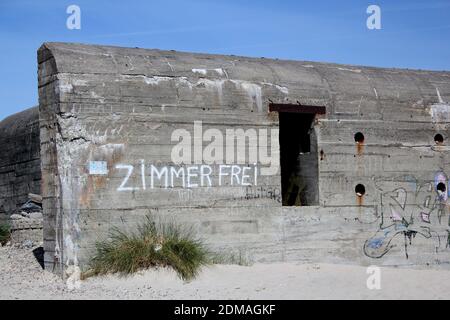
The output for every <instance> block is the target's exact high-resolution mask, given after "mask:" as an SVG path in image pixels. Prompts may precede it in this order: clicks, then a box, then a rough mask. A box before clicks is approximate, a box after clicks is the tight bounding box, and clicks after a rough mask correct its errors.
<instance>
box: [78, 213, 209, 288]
mask: <svg viewBox="0 0 450 320" xmlns="http://www.w3.org/2000/svg"><path fill="white" fill-rule="evenodd" d="M210 255H211V254H210V252H209V251H208V250H207V249H206V247H205V246H204V245H203V243H202V242H201V241H200V240H199V239H197V238H196V237H195V235H194V232H192V229H189V228H186V227H184V226H183V227H182V226H179V225H177V224H175V223H173V222H156V221H155V220H154V219H152V218H147V220H146V221H145V222H144V223H143V224H141V225H139V226H138V228H137V231H136V232H123V231H120V230H119V229H117V228H114V229H112V231H111V232H110V234H109V238H108V239H107V240H105V241H100V242H97V244H96V252H95V254H94V256H93V258H92V259H91V263H90V269H89V270H88V271H87V272H85V273H84V276H83V278H87V277H89V276H93V275H105V274H111V273H119V274H122V275H130V274H133V273H135V272H137V271H139V270H145V269H148V268H152V267H171V268H173V269H174V270H175V271H176V272H177V274H178V276H179V277H180V278H181V279H183V280H190V279H193V278H195V276H197V274H198V272H199V271H200V269H201V267H202V266H204V265H208V264H210V263H211V261H212V260H211V256H210Z"/></svg>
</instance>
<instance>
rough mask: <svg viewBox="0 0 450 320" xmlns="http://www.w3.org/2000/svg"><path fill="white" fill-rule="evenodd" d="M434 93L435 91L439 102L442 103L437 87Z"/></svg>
mask: <svg viewBox="0 0 450 320" xmlns="http://www.w3.org/2000/svg"><path fill="white" fill-rule="evenodd" d="M436 93H437V96H438V100H439V103H444V100H442V97H441V93H440V92H439V89H438V88H436Z"/></svg>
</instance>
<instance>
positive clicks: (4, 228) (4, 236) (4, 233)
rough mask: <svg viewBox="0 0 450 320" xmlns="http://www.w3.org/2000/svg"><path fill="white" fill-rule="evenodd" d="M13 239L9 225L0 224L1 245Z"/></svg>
mask: <svg viewBox="0 0 450 320" xmlns="http://www.w3.org/2000/svg"><path fill="white" fill-rule="evenodd" d="M10 239H11V231H10V228H9V225H7V224H0V245H2V246H3V245H5V244H7V243H8V241H9V240H10Z"/></svg>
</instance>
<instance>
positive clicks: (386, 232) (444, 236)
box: [364, 172, 450, 259]
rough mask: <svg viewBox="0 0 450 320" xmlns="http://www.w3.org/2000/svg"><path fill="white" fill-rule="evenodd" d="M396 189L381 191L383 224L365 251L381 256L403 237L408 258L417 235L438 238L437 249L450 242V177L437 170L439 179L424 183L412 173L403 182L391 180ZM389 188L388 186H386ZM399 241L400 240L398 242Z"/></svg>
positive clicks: (435, 244) (371, 254)
mask: <svg viewBox="0 0 450 320" xmlns="http://www.w3.org/2000/svg"><path fill="white" fill-rule="evenodd" d="M391 183H392V184H394V185H395V186H396V188H395V189H393V190H392V189H391V190H392V191H389V192H384V191H383V189H384V188H383V187H384V186H378V187H379V189H380V191H381V224H380V228H379V230H378V231H377V232H376V234H375V235H374V236H373V237H371V238H370V239H368V240H367V241H366V242H365V244H364V253H365V254H366V255H367V256H368V257H371V258H381V257H383V256H384V255H385V254H386V253H388V252H389V251H390V250H391V249H392V248H393V247H395V246H396V245H397V244H398V242H397V241H394V240H399V239H398V238H399V237H402V238H403V241H404V242H403V243H404V244H403V245H404V250H405V255H406V258H407V259H408V257H409V256H408V247H409V246H411V245H412V244H413V240H414V238H415V237H416V236H422V237H424V238H426V239H430V241H434V246H435V250H436V252H438V251H439V250H441V249H442V248H448V247H449V245H450V228H449V224H450V221H449V217H448V214H447V208H446V204H447V199H448V187H447V186H448V179H447V177H446V176H445V174H443V173H440V172H439V173H437V174H436V177H435V181H434V183H433V182H426V183H423V184H419V183H417V181H416V179H414V178H411V177H409V179H404V180H403V182H395V183H394V182H391ZM384 190H386V189H384ZM394 242H396V243H397V244H394Z"/></svg>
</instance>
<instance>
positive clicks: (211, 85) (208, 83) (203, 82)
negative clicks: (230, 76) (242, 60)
mask: <svg viewBox="0 0 450 320" xmlns="http://www.w3.org/2000/svg"><path fill="white" fill-rule="evenodd" d="M224 83H225V80H209V79H199V80H198V81H197V83H196V86H197V87H198V86H204V87H205V88H207V89H208V90H212V91H217V94H218V95H219V100H220V101H222V93H223V84H224Z"/></svg>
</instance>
